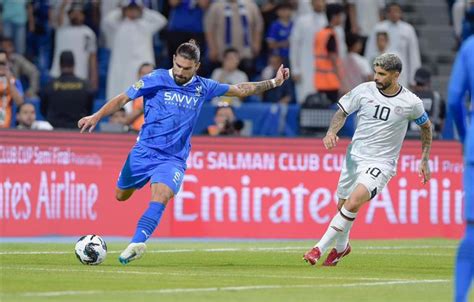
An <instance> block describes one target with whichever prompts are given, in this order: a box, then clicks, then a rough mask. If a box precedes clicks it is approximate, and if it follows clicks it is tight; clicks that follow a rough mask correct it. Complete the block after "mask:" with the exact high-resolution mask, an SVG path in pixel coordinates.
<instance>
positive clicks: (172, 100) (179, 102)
mask: <svg viewBox="0 0 474 302" xmlns="http://www.w3.org/2000/svg"><path fill="white" fill-rule="evenodd" d="M164 99H165V104H168V105H176V106H179V107H184V108H189V109H195V108H196V105H197V103H198V102H199V98H198V97H193V96H190V95H185V94H181V93H178V92H175V91H166V92H165V93H164Z"/></svg>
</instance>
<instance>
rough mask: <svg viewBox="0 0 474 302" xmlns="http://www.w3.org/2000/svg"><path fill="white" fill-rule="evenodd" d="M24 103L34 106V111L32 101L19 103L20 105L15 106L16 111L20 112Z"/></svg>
mask: <svg viewBox="0 0 474 302" xmlns="http://www.w3.org/2000/svg"><path fill="white" fill-rule="evenodd" d="M25 105H31V106H33V108H34V109H35V111H36V107H35V105H33V103H30V102H24V103H21V104H20V105H18V106H17V107H16V113H20V111H21V108H23V107H24V106H25Z"/></svg>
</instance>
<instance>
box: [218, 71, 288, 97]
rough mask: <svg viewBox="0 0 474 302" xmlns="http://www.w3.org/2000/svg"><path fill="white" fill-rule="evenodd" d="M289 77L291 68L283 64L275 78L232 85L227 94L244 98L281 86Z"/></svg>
mask: <svg viewBox="0 0 474 302" xmlns="http://www.w3.org/2000/svg"><path fill="white" fill-rule="evenodd" d="M289 77H290V70H289V69H288V68H283V65H281V66H280V68H279V69H278V71H277V74H276V76H275V78H274V79H271V80H266V81H261V82H246V83H240V84H236V85H230V88H229V91H227V93H226V94H225V95H226V96H236V97H239V98H244V97H247V96H249V95H253V94H259V93H262V92H264V91H267V90H270V89H272V88H275V87H278V86H281V85H282V84H283V82H284V81H285V80H287V79H288V78H289Z"/></svg>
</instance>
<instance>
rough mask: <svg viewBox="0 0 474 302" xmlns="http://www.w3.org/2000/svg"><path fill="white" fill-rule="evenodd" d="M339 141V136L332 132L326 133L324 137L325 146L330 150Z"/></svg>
mask: <svg viewBox="0 0 474 302" xmlns="http://www.w3.org/2000/svg"><path fill="white" fill-rule="evenodd" d="M338 141H339V137H338V136H337V135H336V134H334V133H332V132H328V133H326V136H325V137H324V138H323V143H324V147H326V149H328V150H331V149H332V148H334V147H336V144H337V142H338Z"/></svg>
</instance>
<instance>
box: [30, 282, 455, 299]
mask: <svg viewBox="0 0 474 302" xmlns="http://www.w3.org/2000/svg"><path fill="white" fill-rule="evenodd" d="M449 282H451V280H446V279H434V280H396V281H385V282H355V283H346V284H320V285H316V284H312V285H309V284H301V285H254V286H227V287H204V288H168V289H151V290H150V289H149V290H130V291H124V290H120V291H113V290H111V291H101V290H92V291H91V290H89V291H80V290H68V291H50V292H27V293H23V294H21V296H30V297H31V296H32V297H57V296H71V295H74V296H76V295H97V294H108V295H110V294H122V295H123V294H133V295H136V294H180V293H197V292H221V291H231V292H232V291H251V290H267V289H295V288H325V287H371V286H385V285H408V284H423V283H449Z"/></svg>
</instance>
